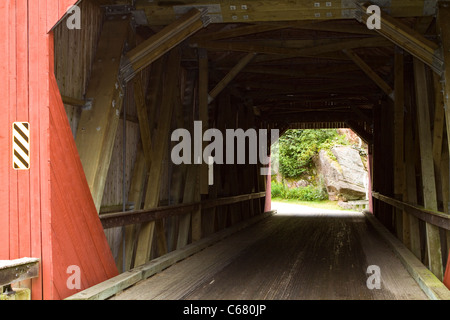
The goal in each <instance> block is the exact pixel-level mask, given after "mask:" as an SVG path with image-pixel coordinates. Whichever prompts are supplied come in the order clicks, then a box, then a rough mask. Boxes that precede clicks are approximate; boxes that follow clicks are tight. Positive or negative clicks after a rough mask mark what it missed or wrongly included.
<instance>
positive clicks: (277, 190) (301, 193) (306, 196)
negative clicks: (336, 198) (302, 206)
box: [271, 182, 328, 201]
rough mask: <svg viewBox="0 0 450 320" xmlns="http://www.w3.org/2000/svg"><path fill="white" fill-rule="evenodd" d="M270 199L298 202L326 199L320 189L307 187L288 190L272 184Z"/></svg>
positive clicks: (323, 191)
mask: <svg viewBox="0 0 450 320" xmlns="http://www.w3.org/2000/svg"><path fill="white" fill-rule="evenodd" d="M271 188H272V189H271V191H272V197H273V198H282V199H290V200H299V201H321V200H325V199H328V194H327V192H326V190H324V189H323V188H322V187H316V186H313V185H309V186H306V187H299V188H292V189H289V188H287V187H286V186H284V185H282V184H279V183H276V182H272V186H271Z"/></svg>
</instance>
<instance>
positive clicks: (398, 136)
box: [394, 47, 410, 246]
mask: <svg viewBox="0 0 450 320" xmlns="http://www.w3.org/2000/svg"><path fill="white" fill-rule="evenodd" d="M394 68H395V70H394V73H395V80H394V82H395V83H394V86H395V99H394V197H395V198H396V199H397V200H400V201H402V200H403V183H404V167H405V163H404V157H403V153H404V152H403V146H404V109H405V99H404V98H405V93H404V64H403V51H402V50H401V49H400V48H398V47H397V48H396V50H395V66H394ZM408 218H409V217H408V215H407V214H406V213H405V212H402V211H400V210H398V209H396V210H395V219H396V221H395V222H396V223H395V226H396V232H397V237H398V238H399V239H400V240H401V241H402V242H403V243H404V244H406V245H407V246H409V242H410V241H409V219H408Z"/></svg>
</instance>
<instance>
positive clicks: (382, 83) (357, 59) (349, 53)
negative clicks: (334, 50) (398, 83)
mask: <svg viewBox="0 0 450 320" xmlns="http://www.w3.org/2000/svg"><path fill="white" fill-rule="evenodd" d="M343 51H344V53H345V54H346V55H347V56H348V57H349V58H350V59H352V60H353V62H354V63H355V64H356V65H357V66H358V67H360V68H361V70H362V71H363V72H364V73H365V74H366V75H367V76H368V77H369V78H370V79H371V80H372V81H373V82H375V84H376V85H377V86H378V87H380V89H381V90H383V92H384V93H386V94H387V95H388V96H389V98H391V99H392V100H394V89H392V88H391V87H390V86H389V84H387V83H386V82H385V81H384V80H383V79H382V78H381V77H380V76H379V75H378V74H377V73H376V72H375V71H373V70H372V68H371V67H370V66H369V65H368V64H367V63H366V62H365V61H364V60H363V59H361V58H360V57H359V56H358V55H357V54H356V53H355V52H353V51H352V50H343Z"/></svg>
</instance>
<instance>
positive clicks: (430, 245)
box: [414, 58, 443, 280]
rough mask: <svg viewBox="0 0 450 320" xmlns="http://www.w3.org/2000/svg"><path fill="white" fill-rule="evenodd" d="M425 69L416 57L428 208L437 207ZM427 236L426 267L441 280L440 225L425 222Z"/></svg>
mask: <svg viewBox="0 0 450 320" xmlns="http://www.w3.org/2000/svg"><path fill="white" fill-rule="evenodd" d="M425 71H426V70H425V64H424V63H423V62H421V61H419V60H418V59H416V58H415V59H414V79H415V84H416V102H417V123H418V129H419V143H420V156H421V168H422V184H423V198H424V206H425V208H427V209H431V210H437V209H438V206H437V196H436V181H435V177H434V163H433V152H432V139H431V128H430V114H429V113H430V108H429V99H428V86H427V82H426V72H425ZM426 236H427V253H428V259H429V268H430V270H431V271H432V272H433V273H434V274H435V275H436V277H437V278H438V279H440V280H442V279H443V267H442V253H441V243H440V236H439V229H438V228H437V227H436V226H433V225H431V224H429V223H427V224H426Z"/></svg>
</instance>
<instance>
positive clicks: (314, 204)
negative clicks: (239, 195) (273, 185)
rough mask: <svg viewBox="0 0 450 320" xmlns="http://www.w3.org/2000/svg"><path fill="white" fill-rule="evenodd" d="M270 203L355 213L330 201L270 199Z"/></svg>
mask: <svg viewBox="0 0 450 320" xmlns="http://www.w3.org/2000/svg"><path fill="white" fill-rule="evenodd" d="M272 201H275V202H284V203H290V204H298V205H301V206H306V207H311V208H318V209H325V210H341V211H351V212H356V211H355V210H347V209H343V208H341V207H340V206H338V203H337V201H331V200H321V201H299V200H293V199H282V198H272Z"/></svg>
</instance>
